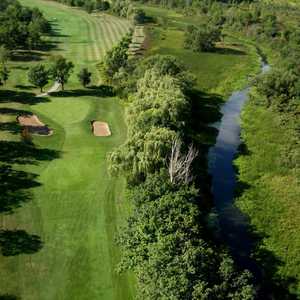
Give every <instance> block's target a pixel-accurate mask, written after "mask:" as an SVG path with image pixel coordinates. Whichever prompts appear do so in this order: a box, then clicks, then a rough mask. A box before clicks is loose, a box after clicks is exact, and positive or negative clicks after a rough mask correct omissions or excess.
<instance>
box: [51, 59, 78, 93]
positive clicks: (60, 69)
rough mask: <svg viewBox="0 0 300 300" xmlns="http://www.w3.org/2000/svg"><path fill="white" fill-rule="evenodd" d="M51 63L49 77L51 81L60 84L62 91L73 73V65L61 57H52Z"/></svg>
mask: <svg viewBox="0 0 300 300" xmlns="http://www.w3.org/2000/svg"><path fill="white" fill-rule="evenodd" d="M52 61H53V63H52V66H51V68H50V74H51V77H52V79H53V80H55V81H57V82H58V83H60V84H61V88H62V90H64V86H65V84H66V83H67V82H68V80H69V77H70V75H71V73H72V72H73V68H74V65H73V63H72V62H71V61H67V60H66V59H65V58H64V57H63V56H61V55H57V56H54V57H53V58H52Z"/></svg>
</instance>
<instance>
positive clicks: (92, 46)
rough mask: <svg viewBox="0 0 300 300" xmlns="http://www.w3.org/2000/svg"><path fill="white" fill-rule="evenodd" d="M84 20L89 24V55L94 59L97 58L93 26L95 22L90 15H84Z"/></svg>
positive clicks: (95, 32)
mask: <svg viewBox="0 0 300 300" xmlns="http://www.w3.org/2000/svg"><path fill="white" fill-rule="evenodd" d="M84 19H85V20H86V22H87V23H88V26H89V33H90V34H89V38H90V45H89V48H90V57H91V58H92V61H95V60H96V59H97V55H98V54H97V48H96V43H97V29H96V28H95V24H94V22H93V20H92V19H91V17H88V16H86V17H84Z"/></svg>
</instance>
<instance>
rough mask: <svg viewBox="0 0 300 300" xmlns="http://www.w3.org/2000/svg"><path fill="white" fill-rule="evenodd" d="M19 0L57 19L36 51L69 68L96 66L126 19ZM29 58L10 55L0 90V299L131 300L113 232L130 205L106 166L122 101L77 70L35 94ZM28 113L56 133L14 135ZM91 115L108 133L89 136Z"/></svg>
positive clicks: (121, 130)
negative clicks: (84, 83) (58, 57)
mask: <svg viewBox="0 0 300 300" xmlns="http://www.w3.org/2000/svg"><path fill="white" fill-rule="evenodd" d="M21 2H22V4H25V5H30V6H38V7H39V8H40V9H41V10H42V11H44V13H45V15H46V16H47V17H48V18H50V20H51V19H52V20H53V22H55V28H56V30H57V36H54V37H51V38H49V41H51V42H53V49H52V50H51V52H49V51H45V52H42V55H41V57H40V59H45V58H47V57H48V56H49V55H50V54H53V53H60V54H62V55H64V56H66V57H67V58H68V59H70V60H72V61H73V62H74V64H75V65H77V67H76V68H77V69H76V71H78V69H79V68H80V67H82V66H88V67H89V68H90V69H91V70H92V71H94V70H95V67H94V66H95V63H96V62H97V61H98V59H99V58H101V57H102V56H103V54H104V52H105V51H106V50H107V49H109V48H110V47H112V46H113V45H114V44H115V43H116V42H117V40H118V39H120V38H121V36H122V35H123V34H124V33H125V32H126V31H127V30H128V26H129V24H128V22H127V21H123V20H119V19H117V18H115V17H109V16H107V17H105V18H106V21H102V20H97V19H96V18H95V17H92V16H89V15H88V14H86V13H85V12H83V11H80V10H77V9H72V8H68V7H65V6H63V5H60V4H57V3H54V2H50V1H39V0H22V1H21ZM54 20H55V21H54ZM99 51H100V52H99ZM37 61H38V60H37V59H35V58H32V57H29V58H28V57H24V56H23V55H22V56H21V57H19V61H14V62H13V63H12V64H11V63H10V67H11V68H12V69H11V78H10V80H9V85H8V86H7V87H4V88H3V87H2V88H1V89H0V190H1V193H0V278H1V280H0V298H1V297H2V295H10V296H15V297H20V299H22V300H47V299H49V300H53V299H64V300H68V299H70V300H74V299H80V300H81V299H96V300H97V299H99V300H100V299H108V300H110V299H114V300H119V299H121V300H123V299H124V300H127V299H132V298H133V293H134V292H133V283H132V281H133V279H132V278H131V276H130V275H123V276H119V275H117V274H116V270H115V268H116V265H117V262H118V260H119V249H118V248H117V246H116V244H115V241H114V239H115V237H116V233H117V230H118V227H119V226H121V224H122V223H123V221H124V219H125V217H126V215H127V212H128V210H129V205H128V203H126V202H125V200H124V198H123V189H124V181H123V179H122V178H119V179H116V178H111V177H109V176H108V174H107V166H106V154H107V152H109V151H111V150H112V149H113V148H114V147H115V146H117V145H119V144H120V143H122V142H123V141H124V140H125V138H126V124H125V123H124V119H123V108H122V106H121V105H120V102H119V100H118V99H117V98H113V97H111V96H107V93H106V92H105V89H102V90H101V89H99V88H97V87H94V88H89V89H82V87H80V86H79V85H78V83H77V78H76V75H75V74H74V75H73V76H72V78H71V82H70V84H68V85H67V86H66V89H67V91H66V92H64V93H62V92H60V93H54V94H53V95H52V96H51V97H47V98H36V97H35V93H34V92H36V90H35V89H32V87H30V86H29V85H28V83H27V79H26V70H27V69H28V67H29V66H31V65H32V64H33V63H35V62H37ZM94 75H95V76H94V78H93V84H96V83H97V81H98V78H97V76H96V74H94ZM16 86H17V87H16ZM27 113H34V114H36V115H38V116H39V117H40V118H41V119H42V120H43V122H45V124H47V125H49V127H50V128H53V130H54V134H53V135H52V136H49V137H47V138H45V137H32V136H31V137H30V136H28V137H24V140H23V141H22V140H21V139H20V126H19V125H18V123H17V120H16V117H17V116H18V115H23V114H27ZM93 119H95V120H97V119H104V120H106V121H107V122H108V123H109V125H110V127H111V130H112V131H113V133H114V134H113V135H112V136H111V137H107V138H105V139H99V138H96V137H95V136H93V134H92V132H91V127H90V120H93ZM5 299H6V298H5ZM11 299H15V298H11ZM18 299H19V298H18Z"/></svg>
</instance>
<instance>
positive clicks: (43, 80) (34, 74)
mask: <svg viewBox="0 0 300 300" xmlns="http://www.w3.org/2000/svg"><path fill="white" fill-rule="evenodd" d="M28 81H29V82H30V83H31V84H33V85H34V86H37V87H39V88H40V89H41V92H42V91H43V87H44V86H45V85H46V84H47V83H48V81H49V71H48V70H47V69H46V68H45V66H44V65H37V66H34V67H32V68H31V69H30V70H29V72H28Z"/></svg>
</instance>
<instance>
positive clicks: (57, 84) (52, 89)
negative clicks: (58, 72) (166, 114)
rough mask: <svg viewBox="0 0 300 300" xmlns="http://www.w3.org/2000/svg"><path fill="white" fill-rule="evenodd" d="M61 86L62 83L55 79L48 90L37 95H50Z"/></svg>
mask: <svg viewBox="0 0 300 300" xmlns="http://www.w3.org/2000/svg"><path fill="white" fill-rule="evenodd" d="M60 86H61V84H60V83H59V82H57V81H55V82H54V84H53V86H52V87H51V88H50V89H49V90H48V91H47V92H45V93H42V94H40V95H37V97H46V96H49V94H51V93H54V92H57V91H58V90H59V88H60Z"/></svg>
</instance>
